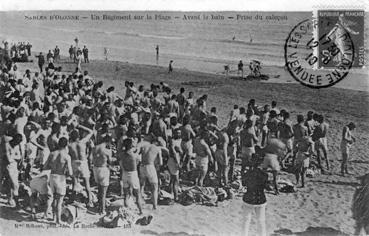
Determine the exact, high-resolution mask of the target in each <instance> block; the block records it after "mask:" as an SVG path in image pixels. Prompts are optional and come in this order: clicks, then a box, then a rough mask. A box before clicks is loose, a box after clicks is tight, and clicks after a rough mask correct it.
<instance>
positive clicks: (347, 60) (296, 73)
mask: <svg viewBox="0 0 369 236" xmlns="http://www.w3.org/2000/svg"><path fill="white" fill-rule="evenodd" d="M316 27H318V25H317V24H316V23H314V22H313V21H312V20H304V21H302V22H300V23H299V24H297V25H296V26H295V27H294V28H293V29H292V31H291V32H290V33H289V35H288V37H287V39H286V43H285V45H284V58H285V63H286V64H285V65H286V68H287V70H288V72H289V73H290V74H291V76H292V77H293V78H294V79H295V80H297V81H298V82H300V83H301V84H303V85H305V86H307V87H310V88H317V89H319V88H326V87H330V86H333V85H334V84H336V83H338V82H339V81H341V80H342V79H344V78H345V77H346V76H347V75H348V73H349V70H350V69H351V67H352V64H353V61H354V44H353V41H352V40H351V37H350V34H349V33H348V32H345V31H341V34H339V35H336V36H335V38H334V39H332V38H331V33H330V32H325V33H320V34H321V35H319V34H318V35H314V34H313V32H314V29H316ZM323 49H324V50H323ZM327 64H330V65H331V64H334V67H330V68H325V67H324V65H327ZM320 65H323V66H320Z"/></svg>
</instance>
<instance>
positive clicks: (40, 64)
mask: <svg viewBox="0 0 369 236" xmlns="http://www.w3.org/2000/svg"><path fill="white" fill-rule="evenodd" d="M36 57H37V58H38V67H39V68H40V72H41V73H42V68H43V66H44V64H45V57H44V55H43V54H42V52H40V54H39V55H38V56H36Z"/></svg>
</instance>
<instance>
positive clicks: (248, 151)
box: [240, 120, 259, 175]
mask: <svg viewBox="0 0 369 236" xmlns="http://www.w3.org/2000/svg"><path fill="white" fill-rule="evenodd" d="M240 139H241V158H242V165H241V174H242V175H243V174H244V172H245V170H246V166H247V164H248V163H249V162H250V158H251V156H252V154H254V153H255V145H256V143H257V142H258V141H259V139H258V138H257V137H256V134H255V129H254V126H253V122H252V120H246V122H245V124H244V127H243V130H242V131H241V133H240Z"/></svg>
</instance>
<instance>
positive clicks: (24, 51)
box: [2, 41, 32, 62]
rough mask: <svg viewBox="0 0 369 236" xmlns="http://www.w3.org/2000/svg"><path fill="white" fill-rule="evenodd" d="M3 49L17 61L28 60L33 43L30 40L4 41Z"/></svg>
mask: <svg viewBox="0 0 369 236" xmlns="http://www.w3.org/2000/svg"><path fill="white" fill-rule="evenodd" d="M2 43H3V49H4V51H5V53H6V55H7V56H8V57H9V58H11V59H12V60H13V61H15V62H20V61H22V62H27V61H28V57H29V56H31V48H32V45H31V44H30V43H29V42H27V43H26V42H18V43H10V45H9V42H8V41H3V42H2Z"/></svg>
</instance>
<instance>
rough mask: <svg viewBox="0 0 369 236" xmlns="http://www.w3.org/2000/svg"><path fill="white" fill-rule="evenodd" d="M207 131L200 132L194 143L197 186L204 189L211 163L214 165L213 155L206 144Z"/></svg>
mask: <svg viewBox="0 0 369 236" xmlns="http://www.w3.org/2000/svg"><path fill="white" fill-rule="evenodd" d="M207 137H208V134H207V131H205V130H202V131H200V135H199V136H198V137H197V138H195V140H194V143H193V150H194V153H196V160H195V163H196V170H197V172H198V175H197V178H196V185H198V186H200V187H202V186H203V184H204V179H205V176H206V174H207V173H208V168H209V162H210V163H213V155H212V153H211V150H210V147H209V145H208V144H207V143H206V141H205V139H207Z"/></svg>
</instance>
